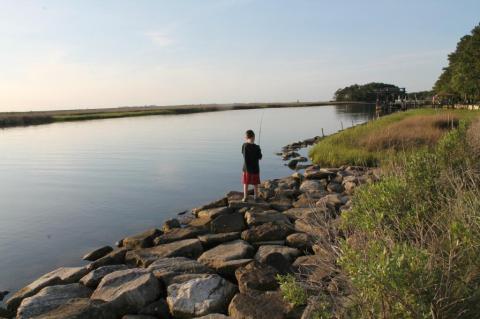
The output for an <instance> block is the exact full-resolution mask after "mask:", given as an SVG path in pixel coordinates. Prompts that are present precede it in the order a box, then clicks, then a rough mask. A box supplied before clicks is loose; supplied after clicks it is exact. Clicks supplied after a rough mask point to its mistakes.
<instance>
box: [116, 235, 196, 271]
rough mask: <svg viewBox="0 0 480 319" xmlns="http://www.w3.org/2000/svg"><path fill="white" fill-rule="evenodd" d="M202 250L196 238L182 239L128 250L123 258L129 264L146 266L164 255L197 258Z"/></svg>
mask: <svg viewBox="0 0 480 319" xmlns="http://www.w3.org/2000/svg"><path fill="white" fill-rule="evenodd" d="M202 252H203V248H202V244H201V243H200V241H199V240H198V239H184V240H180V241H176V242H173V243H169V244H163V245H160V246H155V247H152V248H145V249H137V250H132V251H129V252H128V253H127V255H126V257H125V260H126V262H127V263H129V264H133V265H136V266H141V267H148V266H149V265H150V264H151V263H152V262H154V261H155V260H157V259H159V258H164V257H188V258H197V257H198V256H200V255H201V254H202Z"/></svg>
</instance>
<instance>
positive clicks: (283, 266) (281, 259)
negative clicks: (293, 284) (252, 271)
mask: <svg viewBox="0 0 480 319" xmlns="http://www.w3.org/2000/svg"><path fill="white" fill-rule="evenodd" d="M265 265H269V266H272V267H273V268H275V269H276V270H277V271H278V273H279V274H281V275H287V274H292V273H293V272H294V269H293V267H292V263H291V262H290V261H289V260H288V259H287V258H285V256H283V255H282V254H280V253H275V252H274V253H271V254H268V255H267V258H266V259H265Z"/></svg>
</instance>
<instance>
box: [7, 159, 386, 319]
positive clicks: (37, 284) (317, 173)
mask: <svg viewBox="0 0 480 319" xmlns="http://www.w3.org/2000/svg"><path fill="white" fill-rule="evenodd" d="M376 179H377V176H376V175H375V174H374V172H373V171H371V170H368V169H366V168H363V167H340V168H320V167H318V166H314V165H312V166H309V167H308V168H307V169H306V170H305V172H304V173H303V174H301V173H299V172H295V173H294V174H293V175H291V176H288V177H285V178H280V179H274V180H268V181H264V182H263V183H262V184H261V187H260V195H261V199H260V200H259V201H253V199H250V200H249V201H248V202H242V201H241V198H242V195H243V194H242V193H239V192H234V191H232V192H229V193H228V194H226V196H224V197H222V198H220V199H219V200H217V201H214V202H211V203H208V204H206V205H204V206H202V207H198V208H195V209H193V210H192V212H191V214H186V216H182V218H181V219H180V218H179V219H180V220H179V219H169V220H167V221H165V222H164V224H163V226H162V227H159V228H153V229H149V230H146V231H145V232H143V233H140V234H136V235H133V236H129V237H126V238H123V239H122V240H120V241H119V242H118V243H117V247H115V248H112V247H109V246H105V247H100V248H99V249H97V250H95V251H92V252H90V253H88V254H87V255H85V256H84V257H83V259H85V260H88V261H90V263H89V264H88V265H86V266H83V267H62V268H59V269H57V270H54V271H52V272H50V273H48V274H45V275H43V276H42V277H40V278H38V279H37V280H35V281H34V282H32V283H31V284H29V285H28V286H26V287H24V288H22V289H21V290H19V291H17V292H16V293H14V294H13V295H11V296H10V297H9V298H8V300H7V301H6V305H7V309H0V317H2V316H3V317H5V318H12V317H16V318H19V319H27V318H29V319H30V318H31V319H60V318H61V319H87V318H89V319H90V318H95V319H110V318H111V319H120V318H123V319H154V318H159V319H164V318H179V319H180V318H204V319H205V318H209V319H215V318H234V319H241V318H242V319H243V318H249V319H250V318H252V319H262V318H268V319H277V318H278V319H283V318H303V319H306V318H309V313H311V311H310V310H309V305H306V306H297V307H295V306H293V305H291V304H289V303H288V302H287V301H286V300H285V299H284V298H283V296H282V294H281V292H280V290H279V284H278V282H277V280H276V276H277V275H278V274H282V275H285V274H289V273H292V274H296V275H297V276H302V277H303V278H308V277H309V276H315V278H314V279H315V280H316V281H320V282H322V281H323V282H325V283H327V284H328V283H329V282H333V281H334V279H335V272H332V271H330V270H328V269H324V270H323V271H322V269H317V268H318V267H321V265H322V261H324V260H325V256H326V253H325V252H326V251H328V249H324V247H322V245H325V242H328V240H327V241H326V240H325V238H327V237H326V236H327V234H324V233H322V230H321V228H318V227H316V225H317V224H318V223H319V221H320V223H321V221H322V220H323V221H325V220H331V221H335V220H337V217H338V216H339V215H340V214H341V212H342V211H344V210H347V209H349V207H350V205H351V195H352V193H353V192H354V190H355V188H356V187H357V186H358V185H360V184H363V183H367V182H370V181H374V180H376ZM329 235H331V234H329ZM323 236H325V237H323ZM322 238H323V239H324V240H320V239H322ZM321 243H323V244H321ZM327 257H328V256H327ZM332 263H334V260H333V259H332ZM315 267H317V268H315ZM313 270H314V271H313Z"/></svg>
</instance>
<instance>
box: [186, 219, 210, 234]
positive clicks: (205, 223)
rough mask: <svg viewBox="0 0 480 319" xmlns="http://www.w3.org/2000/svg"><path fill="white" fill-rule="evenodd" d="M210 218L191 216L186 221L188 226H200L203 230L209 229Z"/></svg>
mask: <svg viewBox="0 0 480 319" xmlns="http://www.w3.org/2000/svg"><path fill="white" fill-rule="evenodd" d="M211 222H212V220H211V219H210V218H208V217H202V218H200V217H198V218H193V219H192V220H190V221H189V222H188V226H190V227H195V228H200V229H204V230H207V231H208V230H210V223H211Z"/></svg>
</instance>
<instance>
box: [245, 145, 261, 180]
mask: <svg viewBox="0 0 480 319" xmlns="http://www.w3.org/2000/svg"><path fill="white" fill-rule="evenodd" d="M242 154H243V159H244V161H243V171H244V172H248V173H250V174H258V173H259V172H260V167H259V165H258V161H259V160H261V159H262V150H261V149H260V146H258V145H257V144H251V143H244V144H243V145H242Z"/></svg>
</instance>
